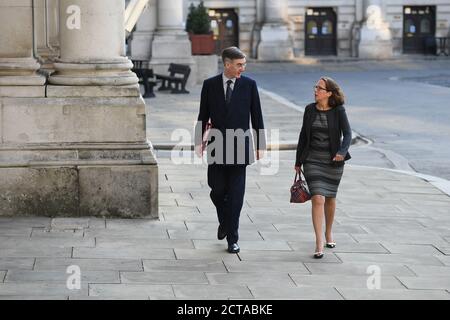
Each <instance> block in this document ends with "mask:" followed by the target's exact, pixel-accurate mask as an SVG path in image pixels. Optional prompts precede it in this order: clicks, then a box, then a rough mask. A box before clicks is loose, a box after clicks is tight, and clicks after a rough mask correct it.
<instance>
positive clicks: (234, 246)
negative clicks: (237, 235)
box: [228, 243, 241, 253]
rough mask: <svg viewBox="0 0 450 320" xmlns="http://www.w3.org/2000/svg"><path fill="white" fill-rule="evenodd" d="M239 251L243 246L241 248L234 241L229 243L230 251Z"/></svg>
mask: <svg viewBox="0 0 450 320" xmlns="http://www.w3.org/2000/svg"><path fill="white" fill-rule="evenodd" d="M239 251H241V248H239V246H238V244H237V243H233V244H230V245H228V252H229V253H238V252H239Z"/></svg>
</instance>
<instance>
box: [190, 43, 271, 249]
mask: <svg viewBox="0 0 450 320" xmlns="http://www.w3.org/2000/svg"><path fill="white" fill-rule="evenodd" d="M222 61H223V66H224V71H223V73H222V74H219V75H217V76H215V77H212V78H209V79H207V80H205V81H204V82H203V88H202V93H201V101H200V112H199V115H198V122H197V125H196V129H195V130H196V133H195V151H196V154H197V155H198V156H199V157H202V155H203V151H204V144H202V140H203V141H205V140H207V141H208V146H207V157H208V185H209V186H210V188H211V193H210V197H211V200H212V202H213V203H214V205H215V207H216V209H217V216H218V219H219V227H218V230H217V238H218V239H219V240H222V239H224V238H225V237H226V238H227V242H228V252H230V253H238V252H239V251H240V248H239V245H238V239H239V234H238V229H239V216H240V213H241V209H242V205H243V203H244V193H245V176H246V167H247V165H249V164H252V163H253V162H254V161H255V150H254V146H253V144H255V147H256V160H259V159H261V158H262V157H263V155H264V150H265V149H266V140H265V133H264V122H263V116H262V111H261V103H260V100H259V94H258V88H257V86H256V82H255V81H254V80H252V79H250V78H247V77H244V76H241V74H242V73H243V72H244V71H245V67H246V56H245V54H244V53H243V52H242V51H241V50H239V49H238V48H237V47H230V48H227V49H225V50H223V52H222ZM250 121H251V124H252V130H250ZM208 123H210V125H211V126H210V127H211V129H210V130H208V131H207V124H208ZM205 131H207V133H206V134H207V135H208V136H207V137H205V135H206V134H205ZM208 133H209V134H208ZM204 137H205V138H204ZM253 140H254V141H253Z"/></svg>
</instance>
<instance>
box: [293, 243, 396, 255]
mask: <svg viewBox="0 0 450 320" xmlns="http://www.w3.org/2000/svg"><path fill="white" fill-rule="evenodd" d="M288 243H289V246H290V247H291V248H292V249H293V250H296V251H302V252H307V251H308V249H309V250H310V249H311V247H313V246H314V245H315V242H313V241H311V242H306V243H305V242H296V241H289V242H288ZM326 252H359V253H389V251H388V250H387V249H386V248H385V247H384V246H382V245H381V244H379V243H354V242H341V241H339V242H336V247H335V248H333V249H330V248H326Z"/></svg>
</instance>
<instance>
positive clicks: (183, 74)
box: [155, 63, 191, 93]
mask: <svg viewBox="0 0 450 320" xmlns="http://www.w3.org/2000/svg"><path fill="white" fill-rule="evenodd" d="M168 71H169V75H162V74H155V75H156V79H159V80H162V84H161V87H160V88H159V89H158V91H159V90H161V91H162V90H171V91H170V92H171V93H189V91H187V90H186V82H187V80H188V78H189V74H190V73H191V68H190V67H189V66H188V65H184V64H176V63H171V64H170V65H169V70H168ZM173 85H174V86H173Z"/></svg>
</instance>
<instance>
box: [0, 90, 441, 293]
mask: <svg viewBox="0 0 450 320" xmlns="http://www.w3.org/2000/svg"><path fill="white" fill-rule="evenodd" d="M198 93H199V87H196V88H192V90H191V94H189V95H169V94H162V93H158V92H157V98H155V99H148V100H147V103H148V111H149V117H148V128H149V130H148V134H149V137H150V139H151V140H152V143H153V144H154V145H155V147H157V148H162V149H159V150H158V151H157V152H156V155H157V157H158V161H159V204H160V219H159V220H149V219H136V220H123V219H102V218H92V217H80V218H55V219H52V218H45V217H20V218H0V299H201V300H204V299H288V300H290V299H337V300H342V299H447V300H448V299H450V197H449V196H448V195H447V194H446V193H445V192H443V191H442V190H440V189H438V188H437V187H436V186H435V185H434V184H431V183H429V182H427V181H426V180H423V179H421V178H419V177H417V176H414V175H412V174H406V173H401V172H397V171H392V170H387V169H381V168H375V167H371V166H370V165H371V163H370V161H371V158H372V157H373V156H377V155H375V154H374V153H372V152H371V151H368V150H367V148H365V146H364V145H360V144H356V145H354V146H352V147H351V148H350V152H351V153H352V156H353V159H352V160H351V161H349V162H348V165H347V166H346V167H345V171H344V176H343V178H342V183H341V186H340V191H339V193H338V205H337V212H336V221H335V227H334V237H335V241H336V242H337V246H336V248H334V249H325V256H324V258H323V259H321V260H315V259H313V258H312V254H313V250H314V235H313V228H312V222H311V216H310V203H306V204H290V203H289V187H290V185H291V183H292V180H293V178H294V176H293V173H294V171H293V161H294V160H293V159H294V157H295V154H294V151H292V150H285V151H281V152H279V153H277V152H275V151H274V152H271V153H269V154H268V155H267V157H266V161H265V162H263V163H259V164H256V165H253V166H251V167H249V168H248V173H247V192H246V197H245V203H244V208H243V210H242V214H241V220H240V221H241V225H240V241H239V244H240V246H241V252H240V253H239V254H229V253H227V251H226V242H225V241H219V240H217V239H216V231H217V218H216V214H215V209H214V207H213V205H212V203H211V201H210V199H209V188H208V186H207V183H206V165H205V164H189V163H185V164H176V162H177V161H179V160H180V159H179V158H178V159H173V157H172V156H173V154H171V152H170V151H168V150H163V149H164V147H167V146H169V145H171V144H176V143H177V140H176V139H175V140H174V139H171V135H172V133H173V131H174V130H175V129H180V128H184V129H186V130H188V131H189V130H192V126H193V124H194V121H195V118H196V116H197V108H198V97H199V94H198ZM261 98H262V103H263V111H264V114H265V120H266V126H267V127H268V129H269V130H270V129H277V128H280V144H281V145H285V146H289V144H292V142H293V141H294V142H295V141H296V139H297V137H298V130H299V129H300V121H301V110H297V109H295V108H293V107H292V106H287V105H284V104H282V103H280V101H277V100H274V99H273V98H271V97H270V95H268V94H264V93H263V94H262V95H261ZM269 138H271V137H270V136H269ZM272 142H275V140H273V139H272ZM288 149H289V148H288ZM185 155H186V158H185V160H186V161H187V160H189V159H191V160H193V159H194V158H193V155H192V153H190V152H188V151H186V154H185ZM378 157H379V158H378V159H377V161H376V163H377V165H378V164H380V163H382V162H383V161H386V162H388V160H387V159H385V158H383V157H382V156H378ZM277 159H278V160H279V161H277ZM268 160H270V161H268ZM187 162H188V161H187ZM73 266H75V267H73ZM68 268H69V270H68ZM78 268H79V269H78ZM73 270H76V271H80V276H81V283H80V284H81V286H80V288H79V289H77V288H73V289H69V288H68V287H71V285H70V284H71V282H70V280H71V279H73V276H74V275H76V271H75V273H74V271H73ZM68 271H69V273H68ZM68 282H69V286H68ZM72 284H73V283H72ZM72 287H73V286H72Z"/></svg>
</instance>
